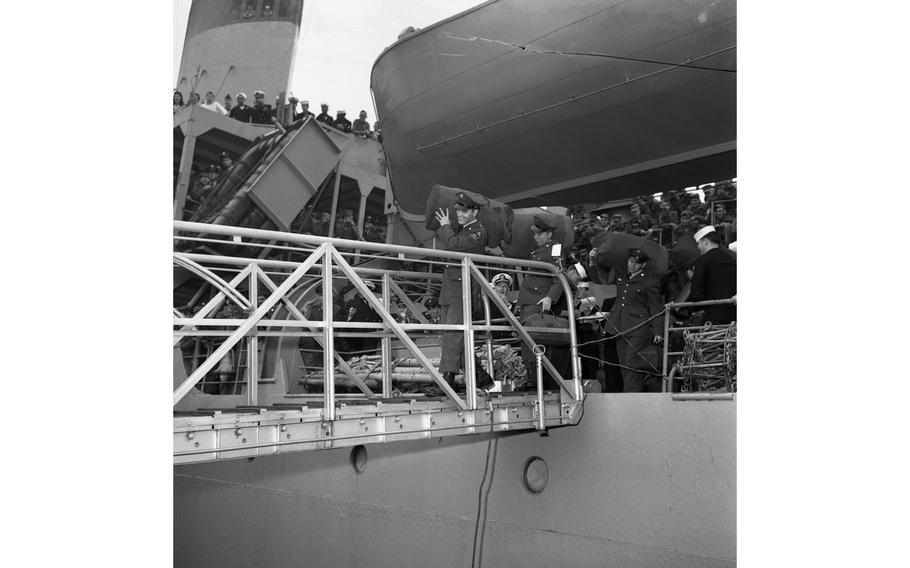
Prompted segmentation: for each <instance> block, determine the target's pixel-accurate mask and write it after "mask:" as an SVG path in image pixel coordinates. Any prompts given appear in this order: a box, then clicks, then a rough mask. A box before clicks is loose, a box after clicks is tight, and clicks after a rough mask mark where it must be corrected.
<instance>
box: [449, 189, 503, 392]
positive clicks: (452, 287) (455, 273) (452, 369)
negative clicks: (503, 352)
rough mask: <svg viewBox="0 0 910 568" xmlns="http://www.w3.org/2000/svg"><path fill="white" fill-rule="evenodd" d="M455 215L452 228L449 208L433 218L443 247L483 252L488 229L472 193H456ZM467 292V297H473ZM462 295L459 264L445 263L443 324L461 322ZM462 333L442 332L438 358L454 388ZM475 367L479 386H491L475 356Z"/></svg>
mask: <svg viewBox="0 0 910 568" xmlns="http://www.w3.org/2000/svg"><path fill="white" fill-rule="evenodd" d="M454 207H455V214H456V216H457V217H458V229H453V228H452V225H451V222H450V221H449V211H448V209H437V210H436V220H437V221H438V222H439V229H437V230H436V236H437V237H438V238H439V242H440V243H442V245H443V246H444V247H445V249H446V250H450V251H456V252H466V253H472V254H484V250H485V249H484V247H486V245H487V230H486V228H484V226H483V225H482V224H481V223H480V221H479V220H478V219H477V210H478V205H477V203H474V200H473V199H471V196H469V195H467V194H466V193H464V192H461V191H460V192H458V193H457V194H456V195H455V205H454ZM471 289H472V293H471V294H470V295H468V300H469V301H470V299H471V298H472V297H473V296H474V293H473V287H471ZM464 301H465V294H464V292H463V291H462V282H461V267H460V266H448V267H446V269H445V270H444V272H443V280H442V291H441V292H440V294H439V305H440V306H441V311H442V318H441V319H442V323H443V324H462V323H464V314H463V306H464ZM464 351H465V346H464V333H463V332H461V331H443V332H442V356H441V357H440V360H439V372H441V373H442V376H443V378H444V379H445V380H446V382H447V383H449V385H450V386H452V387H453V388H454V386H455V375H456V374H457V373H458V371H459V370H461V369H463V368H464ZM474 361H475V368H476V369H477V371H476V376H477V386H478V388H484V389H486V388H490V387H491V386H493V379H492V377H490V376H489V375H487V374H486V373H485V372H482V371H483V369H482V367H480V366H479V365H478V364H477V359H476V358H475V360H474Z"/></svg>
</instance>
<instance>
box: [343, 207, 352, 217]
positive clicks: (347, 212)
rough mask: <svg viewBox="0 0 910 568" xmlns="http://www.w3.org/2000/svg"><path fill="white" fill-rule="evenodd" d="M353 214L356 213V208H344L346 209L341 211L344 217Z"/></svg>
mask: <svg viewBox="0 0 910 568" xmlns="http://www.w3.org/2000/svg"><path fill="white" fill-rule="evenodd" d="M353 214H354V210H353V209H344V210H343V211H342V212H341V216H342V217H347V216H348V215H353Z"/></svg>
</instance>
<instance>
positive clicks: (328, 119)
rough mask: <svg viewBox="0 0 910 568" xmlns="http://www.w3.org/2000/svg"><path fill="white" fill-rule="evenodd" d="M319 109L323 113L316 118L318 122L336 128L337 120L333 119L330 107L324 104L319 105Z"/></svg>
mask: <svg viewBox="0 0 910 568" xmlns="http://www.w3.org/2000/svg"><path fill="white" fill-rule="evenodd" d="M319 107H320V108H321V109H322V112H320V113H319V115H318V116H317V117H316V120H318V121H319V122H322V123H323V124H327V125H329V126H335V119H334V118H332V115H331V114H329V105H327V104H325V103H322V104H321V105H319Z"/></svg>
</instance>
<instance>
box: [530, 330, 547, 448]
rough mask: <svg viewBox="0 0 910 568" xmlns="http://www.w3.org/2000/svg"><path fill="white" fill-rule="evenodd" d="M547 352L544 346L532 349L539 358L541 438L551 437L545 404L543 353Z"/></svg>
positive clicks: (538, 397) (538, 424) (535, 346)
mask: <svg viewBox="0 0 910 568" xmlns="http://www.w3.org/2000/svg"><path fill="white" fill-rule="evenodd" d="M545 350H546V348H545V347H544V346H543V345H534V347H533V348H532V349H531V352H532V353H534V356H535V357H536V358H537V429H538V430H539V431H540V435H541V436H549V434H547V426H546V422H545V417H544V403H543V352H544V351H545Z"/></svg>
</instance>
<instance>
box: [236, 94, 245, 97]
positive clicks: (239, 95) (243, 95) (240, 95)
mask: <svg viewBox="0 0 910 568" xmlns="http://www.w3.org/2000/svg"><path fill="white" fill-rule="evenodd" d="M240 97H243V98H246V93H237V98H240Z"/></svg>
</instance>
